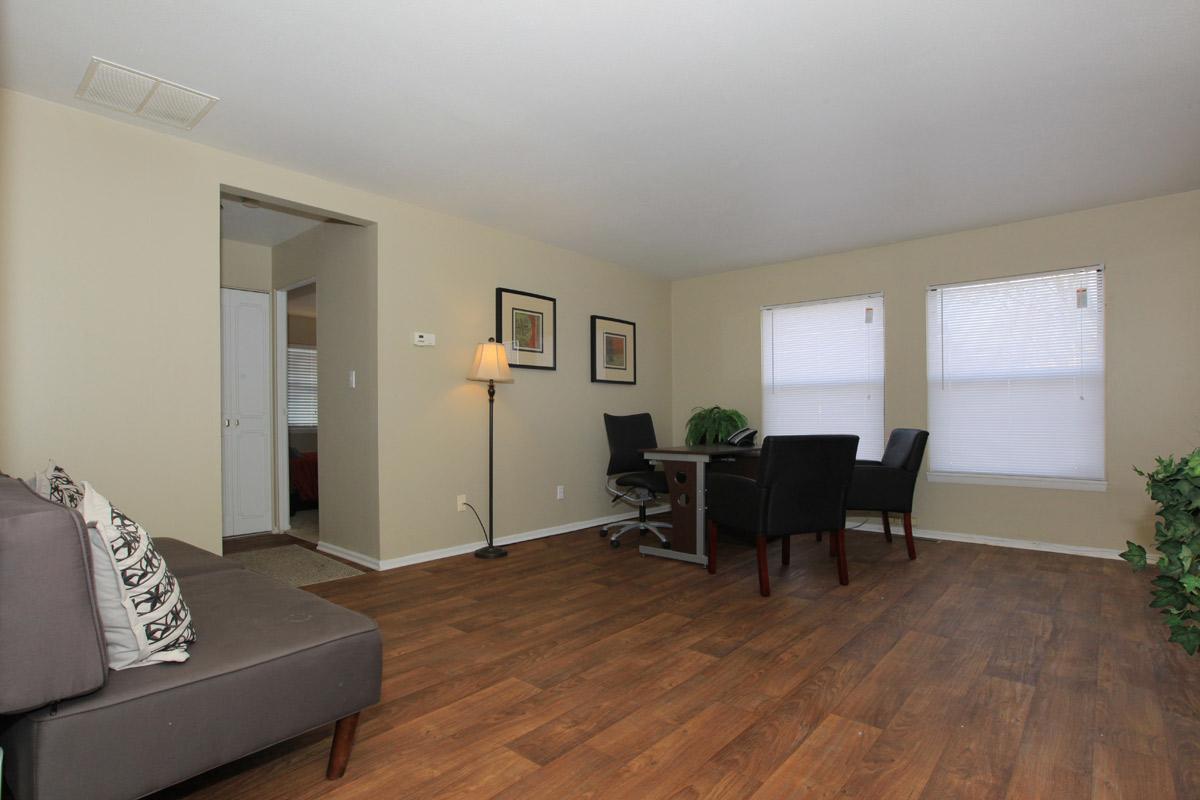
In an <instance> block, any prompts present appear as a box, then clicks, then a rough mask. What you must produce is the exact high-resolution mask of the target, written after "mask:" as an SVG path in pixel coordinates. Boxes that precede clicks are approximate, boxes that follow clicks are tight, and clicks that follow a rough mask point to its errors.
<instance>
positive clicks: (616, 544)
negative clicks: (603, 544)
mask: <svg viewBox="0 0 1200 800" xmlns="http://www.w3.org/2000/svg"><path fill="white" fill-rule="evenodd" d="M608 543H609V545H611V546H612V549H613V550H616V549H617V548H618V547H620V546H621V540H620V539H610V540H609V542H608Z"/></svg>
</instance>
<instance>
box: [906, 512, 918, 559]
mask: <svg viewBox="0 0 1200 800" xmlns="http://www.w3.org/2000/svg"><path fill="white" fill-rule="evenodd" d="M904 543H905V544H906V545H908V557H909V559H910V560H911V559H915V558H916V557H917V543H916V542H914V541H913V535H912V514H905V515H904Z"/></svg>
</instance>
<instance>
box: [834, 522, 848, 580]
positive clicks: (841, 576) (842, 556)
mask: <svg viewBox="0 0 1200 800" xmlns="http://www.w3.org/2000/svg"><path fill="white" fill-rule="evenodd" d="M829 538H831V539H833V540H834V541H836V542H837V565H838V583H840V584H841V585H842V586H845V585H846V584H848V583H850V571H849V569H848V568H847V566H846V529H845V528H842V529H841V530H840V531H838V532H837V535H836V536H831V537H829Z"/></svg>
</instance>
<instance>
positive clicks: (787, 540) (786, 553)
mask: <svg viewBox="0 0 1200 800" xmlns="http://www.w3.org/2000/svg"><path fill="white" fill-rule="evenodd" d="M783 563H784V565H787V564H790V563H792V537H791V536H785V537H783Z"/></svg>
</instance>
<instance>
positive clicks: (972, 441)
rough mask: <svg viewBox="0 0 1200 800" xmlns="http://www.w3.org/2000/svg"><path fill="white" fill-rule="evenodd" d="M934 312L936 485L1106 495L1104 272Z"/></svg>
mask: <svg viewBox="0 0 1200 800" xmlns="http://www.w3.org/2000/svg"><path fill="white" fill-rule="evenodd" d="M927 302H928V316H927V324H928V336H927V338H926V341H927V342H928V365H929V370H928V372H929V430H930V437H929V452H930V460H929V461H930V480H961V481H965V482H982V483H1002V484H1014V485H1059V486H1062V487H1064V488H1080V489H1103V488H1104V484H1103V480H1104V272H1103V268H1101V267H1087V268H1083V269H1072V270H1066V271H1061V272H1048V273H1043V274H1038V275H1024V276H1020V277H1016V278H1004V279H997V280H990V281H981V282H978V283H968V284H955V285H949V286H934V287H931V288H930V290H929V294H928V300H927ZM1087 482H1092V483H1090V484H1089V483H1087Z"/></svg>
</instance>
